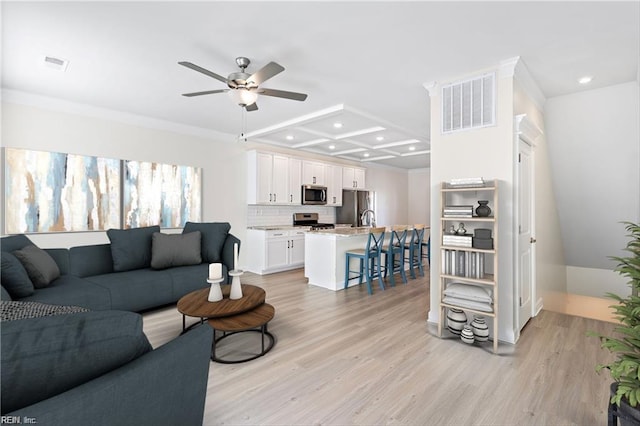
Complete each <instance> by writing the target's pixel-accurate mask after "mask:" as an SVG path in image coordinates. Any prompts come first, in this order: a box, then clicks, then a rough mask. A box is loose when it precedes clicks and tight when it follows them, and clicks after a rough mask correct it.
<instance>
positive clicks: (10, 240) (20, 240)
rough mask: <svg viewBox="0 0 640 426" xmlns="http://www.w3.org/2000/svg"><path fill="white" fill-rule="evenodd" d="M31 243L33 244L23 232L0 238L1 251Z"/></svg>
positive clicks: (19, 247)
mask: <svg viewBox="0 0 640 426" xmlns="http://www.w3.org/2000/svg"><path fill="white" fill-rule="evenodd" d="M31 245H34V244H33V242H32V241H31V240H30V239H29V238H27V236H26V235H23V234H19V235H10V236H8V237H2V239H0V250H2V251H8V252H12V251H15V250H20V249H21V248H24V247H26V246H31Z"/></svg>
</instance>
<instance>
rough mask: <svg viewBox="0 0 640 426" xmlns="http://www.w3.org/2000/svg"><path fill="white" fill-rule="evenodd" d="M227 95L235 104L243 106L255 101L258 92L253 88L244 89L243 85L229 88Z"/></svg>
mask: <svg viewBox="0 0 640 426" xmlns="http://www.w3.org/2000/svg"><path fill="white" fill-rule="evenodd" d="M229 97H230V98H231V100H233V102H235V103H236V104H238V105H240V106H241V107H245V106H248V105H253V104H254V103H256V100H258V93H256V92H255V91H253V90H249V89H245V88H244V87H239V88H237V89H232V90H229Z"/></svg>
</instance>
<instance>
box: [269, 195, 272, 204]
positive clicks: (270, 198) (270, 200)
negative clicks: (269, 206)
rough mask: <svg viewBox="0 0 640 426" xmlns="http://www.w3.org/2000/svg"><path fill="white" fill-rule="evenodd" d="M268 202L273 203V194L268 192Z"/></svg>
mask: <svg viewBox="0 0 640 426" xmlns="http://www.w3.org/2000/svg"><path fill="white" fill-rule="evenodd" d="M269 202H270V203H273V194H269Z"/></svg>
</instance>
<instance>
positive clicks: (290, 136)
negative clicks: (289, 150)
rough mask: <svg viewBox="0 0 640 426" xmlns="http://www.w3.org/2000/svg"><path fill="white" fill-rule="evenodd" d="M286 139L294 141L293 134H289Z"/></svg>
mask: <svg viewBox="0 0 640 426" xmlns="http://www.w3.org/2000/svg"><path fill="white" fill-rule="evenodd" d="M285 139H286V140H288V141H292V140H293V135H287V136H286V138H285Z"/></svg>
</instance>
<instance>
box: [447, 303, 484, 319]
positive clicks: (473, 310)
mask: <svg viewBox="0 0 640 426" xmlns="http://www.w3.org/2000/svg"><path fill="white" fill-rule="evenodd" d="M440 306H442V307H445V308H454V309H460V310H461V311H465V312H473V313H474V314H478V315H484V316H486V317H491V318H495V316H496V314H495V312H487V311H479V310H477V309H470V308H465V307H464V306H457V305H451V304H449V303H444V302H440Z"/></svg>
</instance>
